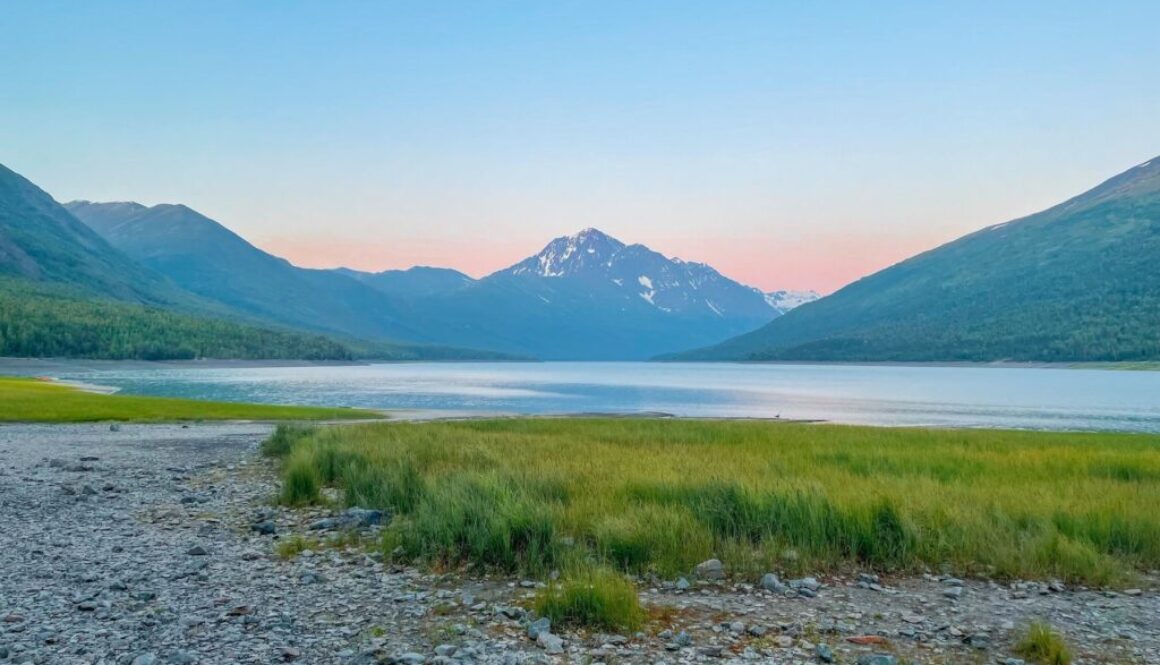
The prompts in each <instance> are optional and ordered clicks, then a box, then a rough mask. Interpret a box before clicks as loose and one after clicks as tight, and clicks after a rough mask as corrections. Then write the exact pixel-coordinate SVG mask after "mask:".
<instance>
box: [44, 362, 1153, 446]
mask: <svg viewBox="0 0 1160 665" xmlns="http://www.w3.org/2000/svg"><path fill="white" fill-rule="evenodd" d="M51 373H52V374H53V375H55V376H59V377H61V378H65V379H74V380H81V381H87V382H91V383H98V384H103V385H110V386H116V387H119V388H121V389H123V391H124V392H127V393H137V394H148V395H170V396H180V397H196V398H202V399H221V400H241V401H257V402H270V403H286V404H320V405H342V406H358V407H370V408H376V409H407V410H438V411H450V412H456V413H463V412H470V413H522V414H563V413H591V412H615V413H633V412H641V411H661V412H666V413H672V414H675V415H679V416H723V417H756V418H771V417H775V416H780V417H782V418H787V419H820V420H829V421H834V422H840V423H855V424H870V425H907V426H922V425H941V426H954V427H1013V428H1028V429H1052V430H1077V429H1082V430H1122V431H1148V432H1160V372H1127V371H1106V370H1090V369H1038V368H1011V367H907V366H854V365H770V364H705V363H690V364H684V363H580V362H577V363H560V362H552V363H404V364H378V365H355V366H307V367H228V368H217V369H210V368H197V367H187V366H182V367H173V366H162V367H142V366H141V364H135V365H133V364H129V365H123V364H116V363H112V364H105V365H102V364H87V365H76V366H73V365H69V364H63V365H57V366H56V367H54V368H53V371H52V372H51Z"/></svg>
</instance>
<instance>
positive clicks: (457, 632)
mask: <svg viewBox="0 0 1160 665" xmlns="http://www.w3.org/2000/svg"><path fill="white" fill-rule="evenodd" d="M269 431H270V428H269V427H268V426H266V425H255V424H209V425H190V426H181V425H124V426H120V427H119V428H115V429H110V426H109V425H14V426H0V662H2V663H7V662H13V663H27V662H31V663H46V664H57V663H61V664H72V663H85V664H98V663H99V664H117V665H121V664H124V665H158V664H161V663H201V664H216V663H223V664H231V663H283V662H300V663H319V664H329V663H335V664H342V665H347V664H360V665H369V664H373V663H392V662H398V663H421V662H426V663H520V662H560V663H573V662H574V663H598V662H604V663H638V662H639V663H659V662H665V663H669V664H670V665H672V664H674V663H692V662H764V663H813V662H825V659H826V657H827V656H828V655H829V654H832V657H833V659H834V661H833V662H839V663H858V662H860V660H861V662H863V663H871V665H879V664H880V663H881V664H883V665H886V664H888V663H891V662H896V661H892V660H890V659H891V658H895V657H904V658H908V659H911V660H912V661H913V662H919V663H1006V662H1012V663H1014V662H1017V661H1015V660H1010V661H1008V659H1010V658H1013V656H1012V654H1011V646H1012V642H1013V640H1014V639H1015V638H1016V636H1017V633H1018V631H1019V630H1020V629H1021V628H1022V627H1023V626H1024V625H1026V623H1027V622H1029V621H1030V620H1032V619H1035V618H1042V619H1045V620H1047V621H1049V622H1050V623H1052V624H1053V625H1054V626H1056V627H1057V628H1058V629H1059V630H1061V631H1062V632H1063V633H1064V634H1065V635H1066V636H1067V638H1068V640H1069V641H1070V642H1071V644H1072V645H1073V647H1074V648H1075V651H1076V654H1077V657H1076V660H1075V662H1076V663H1157V662H1160V595H1158V594H1157V593H1156V591H1155V582H1156V580H1155V578H1153V577H1149V578H1146V579H1144V580H1142V582H1141V584H1140V586H1141V589H1140V590H1139V591H1138V592H1137V591H1135V590H1133V591H1131V592H1130V593H1110V592H1104V591H1099V590H1084V589H1073V588H1067V587H1065V586H1063V585H1058V584H1056V585H1051V584H1034V583H1028V584H1005V585H998V584H992V583H985V582H975V581H966V582H960V581H957V580H953V579H944V578H939V577H933V576H921V577H906V578H901V579H875V578H873V577H869V576H866V577H863V578H861V579H858V578H856V577H855V578H849V579H838V578H820V579H819V580H818V586H817V587H816V588H813V584H811V583H808V582H799V583H798V584H797V586H799V587H802V588H804V589H805V591H802V590H800V589H783V588H781V587H780V586H776V587H775V586H773V585H772V582H771V583H770V584H769V585H767V586H770V587H771V588H772V589H773V590H767V589H764V588H762V587H761V585H760V584H757V583H756V582H757V580H753V582H755V584H752V585H749V584H730V583H722V582H717V581H710V580H705V581H698V580H695V579H692V578H690V580H691V581H681V582H680V583H678V581H672V580H669V581H665V580H646V581H642V584H641V587H640V588H641V597H642V600H643V601H644V602H645V604H646V606H647V607H649V608H650V615H651V616H652V617H653V618H652V620H651V621H650V623H649V624H648V625H647V626H646V628H645V629H644V630H643V631H642V632H641V633H638V634H635V635H609V634H589V633H578V632H574V631H568V630H563V629H558V628H555V627H553V628H552V629H551V632H552V633H556V634H557V636H558V637H559V638H561V640H549V639H541V640H539V641H533V640H531V639H530V638H529V637H528V617H526V616H525V614H524V612H523V611H522V610H521V609H519V608H520V607H521V606H527V605H528V604H529V603H528V600H529V598H530V596H531V595H532V594H534V593H535V588H534V587H535V584H534V583H532V582H519V581H512V580H486V579H485V580H464V579H461V578H460V577H457V576H455V575H432V574H427V573H423V572H420V571H418V570H415V569H413V568H409V567H402V566H394V565H392V564H390V563H389V562H383V561H382V560H381V557H378V556H377V555H371V554H368V553H367V552H366V551H364V550H361V549H358V548H355V547H350V548H346V549H335V548H329V547H328V548H320V549H319V551H317V552H311V551H307V552H304V553H302V554H300V555H298V556H296V557H294V558H293V559H291V560H282V559H280V558H278V557H277V556H276V555H275V551H276V548H277V545H278V543H279V542H280V541H282V540H283V539H286V538H289V537H292V536H293V535H294V534H305V535H309V536H311V537H315V536H319V535H322V536H325V534H326V533H328V532H333V531H335V530H334V529H328V528H322V529H318V528H314V529H312V528H311V527H330V526H333V523H326V522H323V523H321V524H320V523H319V520H321V519H322V518H324V517H327V515H326V514H324V513H323V512H321V511H290V510H285V509H280V508H272V507H271V506H269V504H268V499H269V497H270V496H272V495H273V494H274V493H275V491H276V489H277V487H276V480H275V476H274V474H273V471H272V469H271V468H270V466H269V464H268V463H267V462H266V461H265V460H262V459H261V458H259V457H258V455H257V447H258V445H259V443H260V442H261V441H262V439H263V438H265V436H266V435H267V434H268V433H269ZM378 528H379V527H378V526H373V525H372V526H367V527H366V529H365V531H366V534H365V535H366V536H367V537H373V536H374V532H375V531H376V530H377V529H378ZM686 582H687V583H686ZM786 582H787V583H788V582H789V580H786ZM810 596H812V597H810ZM859 642H861V643H862V644H859ZM874 654H881V655H880V656H879V657H878V658H877V659H874Z"/></svg>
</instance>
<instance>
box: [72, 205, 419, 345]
mask: <svg viewBox="0 0 1160 665" xmlns="http://www.w3.org/2000/svg"><path fill="white" fill-rule="evenodd" d="M67 208H68V209H69V210H71V211H72V212H73V213H74V214H75V215H76V216H77V217H79V218H80V219H81V221H83V222H85V223H86V224H91V225H92V228H93V229H94V230H95V231H97V232H98V233H100V234H101V235H102V236H104V238H105V239H106V240H108V241H109V243H111V244H112V245H113V246H115V247H116V248H118V249H119V250H121V251H122V252H124V253H125V254H127V255H128V256H129V257H131V258H132V259H134V260H135V261H138V262H140V263H141V264H142V265H144V266H147V267H148V268H151V269H153V270H155V271H157V272H160V273H162V274H163V275H166V276H167V277H169V278H170V279H171V280H173V281H174V282H175V283H177V284H178V285H180V286H181V287H183V288H185V289H187V290H189V291H191V292H193V293H196V294H198V295H201V296H204V297H206V298H211V299H213V300H216V301H219V302H222V303H224V304H226V305H228V306H230V307H232V308H235V309H237V310H239V311H241V312H245V313H247V314H249V315H252V316H254V317H258V318H261V319H264V320H267V321H272V322H277V323H281V324H285V325H289V326H294V327H296V328H303V329H308V330H317V331H322V332H327V333H338V334H343V335H349V336H353V337H360V338H364V339H388V338H391V339H407V340H411V341H423V335H422V333H420V332H419V331H417V330H415V329H413V328H411V327H410V326H408V325H407V324H406V323H405V322H404V321H403V319H402V316H401V314H400V312H399V311H398V308H397V307H396V305H395V304H394V303H393V302H392V301H391V299H390V298H389V297H388V296H386V295H384V294H383V293H380V292H379V291H377V290H375V289H373V288H371V287H370V286H367V285H366V284H362V283H360V282H359V281H358V280H356V279H354V278H352V277H350V276H348V275H344V274H340V273H337V272H335V271H331V270H308V269H304V268H298V267H295V266H293V265H291V264H290V263H289V262H287V261H285V260H284V259H280V258H278V257H275V256H272V255H270V254H267V253H266V252H263V251H262V250H260V249H258V248H256V247H254V246H253V245H251V244H250V243H248V242H246V241H245V240H244V239H242V238H241V237H239V236H238V235H237V234H235V233H234V232H232V231H230V230H229V229H227V228H225V227H224V226H222V225H221V224H219V223H217V222H215V221H213V220H212V219H209V218H208V217H206V216H204V215H202V214H200V213H198V212H196V211H194V210H192V209H190V208H188V207H186V206H183V205H156V206H153V207H149V208H147V207H144V206H139V205H137V204H122V203H114V204H102V203H90V202H83V201H82V202H73V203H69V204H67Z"/></svg>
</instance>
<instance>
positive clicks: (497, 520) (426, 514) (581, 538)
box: [271, 419, 1160, 584]
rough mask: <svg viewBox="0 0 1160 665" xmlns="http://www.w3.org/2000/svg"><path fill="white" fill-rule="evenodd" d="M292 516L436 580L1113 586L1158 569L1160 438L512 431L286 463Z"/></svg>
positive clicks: (371, 444) (381, 427) (379, 428)
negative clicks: (323, 505) (852, 576)
mask: <svg viewBox="0 0 1160 665" xmlns="http://www.w3.org/2000/svg"><path fill="white" fill-rule="evenodd" d="M271 448H276V449H277V450H272V451H271V452H272V453H276V454H278V455H281V456H284V458H285V461H284V463H283V467H284V474H285V475H284V485H283V488H284V489H283V499H284V500H285V501H287V502H288V503H303V502H310V501H315V500H317V497H318V496H319V488H321V487H322V486H325V485H333V486H336V487H338V488H340V489H341V490H342V492H343V496H344V497H345V500H346V501H347V503H348V504H358V505H364V506H367V507H375V508H389V509H392V510H394V511H395V512H396V514H397V515H398V516H399V517H398V518H397V519H396V520H395V524H394V526H393V527H392V529H391V533H390V538H391V539H392V540H391V542H392V547H394V546H401V547H402V548H403V549H402V551H403V552H404V553H405V554H406V555H407V556H409V557H411V558H413V559H418V560H424V561H427V562H429V563H430V564H432V565H437V566H461V565H474V566H478V567H481V568H487V569H495V570H502V571H508V572H523V573H529V574H541V573H544V572H546V571H548V570H551V569H564V570H566V571H567V570H573V569H575V570H581V569H583V567H584V566H588V565H598V566H610V567H612V568H615V569H617V570H620V571H623V572H629V573H645V572H650V571H651V572H655V573H658V574H662V575H666V576H673V575H677V574H687V573H688V572H689V571H690V570H691V569H692V567H693V566H695V565H696V564H697V563H698V562H700V561H702V560H704V559H707V558H709V557H711V556H716V557H718V558H720V559H722V560H723V561H724V562H725V563H726V565H727V566H728V567H729V569H730V571H731V572H732V573H734V574H735V575H742V576H745V575H751V576H756V575H758V574H760V573H762V572H767V571H769V570H771V569H776V570H781V571H783V572H786V573H796V572H800V571H818V570H821V569H837V568H849V567H854V566H857V567H868V568H874V569H879V570H915V569H921V568H924V567H932V568H939V569H943V568H948V569H950V570H953V571H955V572H957V573H959V574H965V575H983V576H989V577H996V578H1045V577H1058V578H1061V579H1064V580H1068V581H1073V582H1083V583H1091V584H1116V583H1120V582H1123V581H1125V579H1126V578H1127V577H1129V576H1130V575H1131V574H1132V573H1133V571H1135V570H1137V569H1141V568H1155V567H1158V566H1160V437H1156V436H1142V435H1141V436H1134V435H1121V434H1060V433H1036V432H1013V431H984V430H962V431H960V430H919V429H885V428H864V427H843V426H817V425H796V424H788V423H762V422H719V421H718V422H713V421H681V420H649V419H515V420H512V419H505V420H488V421H466V422H442V423H421V424H420V423H389V424H374V425H353V426H343V427H333V428H322V429H319V430H317V431H313V432H307V433H305V434H302V435H301V436H299V437H297V438H295V439H294V440H293V441H292V442H291V443H290V444H288V445H285V444H278V445H277V446H274V445H271Z"/></svg>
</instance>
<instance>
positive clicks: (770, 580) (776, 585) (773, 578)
mask: <svg viewBox="0 0 1160 665" xmlns="http://www.w3.org/2000/svg"><path fill="white" fill-rule="evenodd" d="M761 588H762V589H765V590H766V591H772V592H773V593H785V591H786V589H788V588H789V587H787V586H786V585H784V584H782V583H781V580H780V579H778V577H777V575H775V574H773V573H766V574H765V575H762V577H761Z"/></svg>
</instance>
